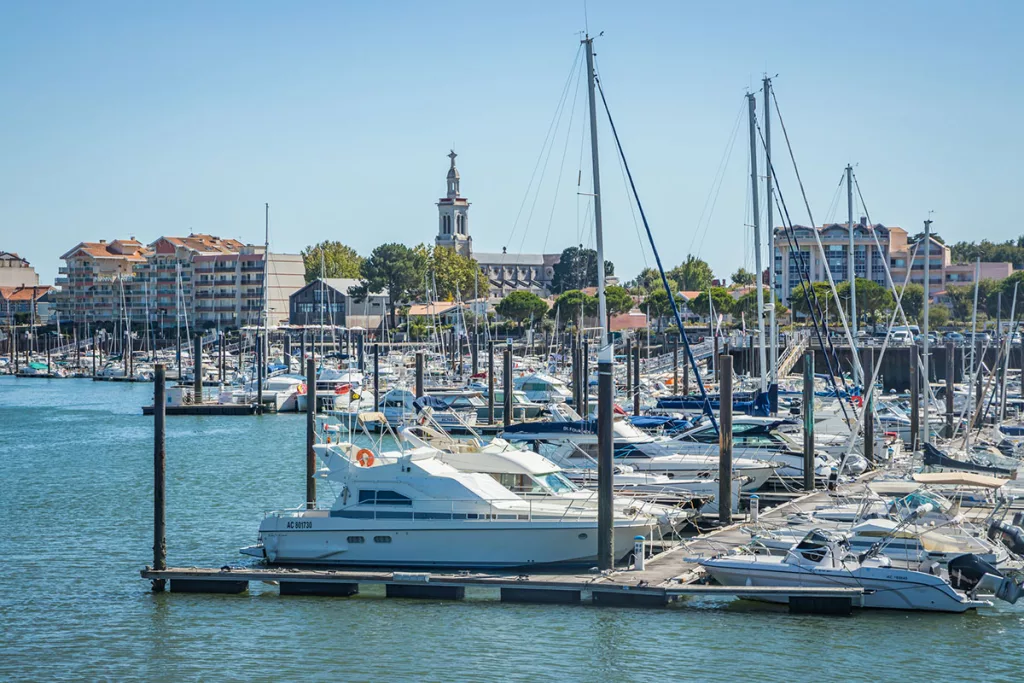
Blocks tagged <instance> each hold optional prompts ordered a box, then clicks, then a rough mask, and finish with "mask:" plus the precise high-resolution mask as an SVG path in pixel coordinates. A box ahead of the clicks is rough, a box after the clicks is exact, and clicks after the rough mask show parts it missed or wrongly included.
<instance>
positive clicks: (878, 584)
mask: <svg viewBox="0 0 1024 683" xmlns="http://www.w3.org/2000/svg"><path fill="white" fill-rule="evenodd" d="M700 565H701V566H702V567H704V569H705V570H707V572H708V574H710V575H711V577H712V578H714V580H715V581H717V582H718V583H720V584H722V585H725V586H738V587H743V586H772V587H806V588H842V587H846V588H861V589H863V590H864V593H863V595H862V596H860V598H859V600H860V601H861V602H860V603H859V604H860V606H862V607H870V608H878V609H909V610H925V611H932V612H966V611H967V610H971V609H976V608H978V607H987V606H991V605H992V603H991V602H989V601H987V600H978V599H975V598H972V597H970V596H968V595H967V594H965V593H962V592H960V591H957V590H955V589H954V588H953V587H952V586H951V585H950V584H949V583H948V582H947V581H946V580H945V579H943V578H942V577H941V576H938V575H936V574H933V573H925V572H919V571H914V570H910V569H897V568H895V567H893V566H892V561H891V560H890V559H889V558H888V557H886V556H884V555H879V556H874V557H872V556H870V554H869V553H865V554H864V555H861V556H859V557H858V556H857V555H854V554H853V553H852V552H851V550H850V545H849V542H848V541H847V540H846V539H845V538H843V537H842V536H840V535H837V534H835V533H832V532H828V531H825V530H822V529H815V530H813V531H811V532H810V533H808V534H807V535H806V536H805V537H804V538H803V540H801V541H800V542H799V543H797V544H796V545H794V546H793V547H792V548H790V549H789V551H788V552H787V553H786V554H785V555H784V556H782V557H779V556H772V555H754V554H741V555H727V556H723V557H715V558H710V559H704V560H700ZM737 594H738V595H739V596H740V597H749V598H753V599H756V600H766V601H769V602H782V603H788V602H789V597H788V596H784V595H783V596H765V595H750V594H747V595H743V593H742V588H739V589H738V591H737Z"/></svg>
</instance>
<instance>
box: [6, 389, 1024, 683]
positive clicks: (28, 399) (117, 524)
mask: <svg viewBox="0 0 1024 683" xmlns="http://www.w3.org/2000/svg"><path fill="white" fill-rule="evenodd" d="M152 391H153V385H152V384H117V383H113V384H112V383H105V382H91V381H89V380H37V379H17V378H13V377H0V680H51V679H85V680H96V679H113V680H132V679H146V680H148V681H172V680H173V681H181V680H196V679H203V680H335V681H401V680H414V681H450V680H474V681H513V680H528V681H533V680H563V681H572V680H586V681H602V680H607V681H633V680H635V681H641V680H642V681H656V680H685V679H701V680H737V679H743V678H749V679H756V680H764V679H783V678H785V679H787V680H807V681H811V680H820V679H821V678H822V677H823V676H827V675H828V674H826V673H824V672H829V674H831V677H836V678H841V679H843V680H912V679H924V678H927V679H930V680H972V681H973V680H979V679H984V680H990V681H999V680H1011V679H1016V678H1017V677H1018V672H1019V670H1020V661H1021V659H1020V658H1021V654H1020V653H1021V652H1022V651H1024V604H1020V605H1017V606H1015V607H1014V606H1009V605H1005V604H1000V605H997V606H996V607H993V608H988V609H984V610H981V611H980V612H978V613H977V614H966V615H950V614H924V613H920V614H919V613H871V612H860V613H856V614H855V615H854V616H852V617H826V616H804V615H790V614H789V613H788V612H787V610H786V609H785V608H779V607H773V606H768V605H760V604H755V603H750V602H741V601H733V600H731V599H726V598H701V599H689V600H684V601H682V602H680V603H677V604H674V605H672V606H670V607H668V608H664V609H640V608H607V607H604V608H597V607H593V606H590V605H574V606H548V605H515V604H502V603H500V602H498V601H497V600H496V599H495V598H496V594H495V595H493V596H486V599H483V598H480V597H477V596H474V597H472V598H470V599H467V600H465V601H462V602H441V601H429V600H428V601H411V600H399V599H386V598H385V597H384V594H383V589H375V588H372V587H371V588H364V590H363V592H362V593H361V594H360V595H358V596H357V597H352V598H319V597H281V596H279V595H278V591H277V589H276V587H272V586H261V585H257V584H253V585H252V588H251V590H250V592H248V593H246V594H243V595H238V596H224V595H187V594H171V593H169V592H166V593H160V594H153V593H151V592H150V590H149V584H148V582H146V581H143V580H142V579H141V578H140V577H139V570H140V569H142V568H143V566H145V565H146V564H148V563H150V562H151V561H152V514H153V503H152V482H153V472H152V468H153V447H152V418H146V417H143V416H142V414H141V406H142V405H144V404H148V403H150V402H151V401H152ZM304 446H305V419H304V417H303V416H300V415H266V416H260V417H208V416H195V417H169V418H168V419H167V544H168V564H170V565H172V566H192V565H195V566H204V567H220V566H223V565H225V564H233V565H239V564H243V563H244V561H245V558H243V556H241V555H239V553H238V549H239V548H240V547H242V546H245V545H249V544H251V543H253V542H254V541H255V538H256V528H257V526H258V524H259V522H260V520H261V519H262V515H263V512H264V511H265V510H269V509H273V508H278V507H291V506H296V505H298V504H300V502H301V501H302V499H303V496H304V492H305V485H304V481H303V477H304V472H305V454H304ZM324 500H325V501H327V500H328V496H327V495H325V496H324Z"/></svg>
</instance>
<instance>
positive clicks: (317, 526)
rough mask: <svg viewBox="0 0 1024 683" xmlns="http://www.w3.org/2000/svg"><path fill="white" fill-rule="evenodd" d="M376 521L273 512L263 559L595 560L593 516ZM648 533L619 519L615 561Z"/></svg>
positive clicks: (385, 562)
mask: <svg viewBox="0 0 1024 683" xmlns="http://www.w3.org/2000/svg"><path fill="white" fill-rule="evenodd" d="M379 521H383V520H378V522H379ZM378 522H372V523H370V524H367V520H365V519H351V518H343V517H329V516H299V517H280V518H275V517H268V518H267V519H266V520H264V522H263V524H262V525H261V526H260V539H261V541H262V548H263V557H264V559H266V560H267V561H268V562H271V563H278V564H336V565H348V566H387V567H450V568H470V567H495V568H497V567H522V566H532V565H551V564H579V565H588V564H593V563H594V562H596V560H597V554H596V553H597V526H596V524H595V523H593V522H585V521H584V522H562V521H557V520H556V521H552V522H550V523H549V522H538V521H532V522H531V521H521V522H519V521H509V522H507V523H504V522H494V521H484V522H479V523H477V522H472V521H465V522H464V521H454V522H447V523H445V522H441V523H430V524H423V522H422V521H420V520H413V521H409V522H404V521H398V520H389V521H387V522H384V523H383V524H381V523H378ZM289 524H291V525H292V527H295V526H300V527H304V528H298V529H297V528H289V527H288V525H289ZM307 525H308V527H307ZM650 531H651V526H650V524H649V523H647V522H641V521H639V520H638V521H637V522H636V523H628V522H619V523H616V525H615V531H614V543H615V557H616V559H621V558H623V557H625V556H626V555H628V554H629V553H630V552H631V551H632V550H633V542H634V537H635V536H637V535H643V536H649V534H650ZM247 554H252V553H247Z"/></svg>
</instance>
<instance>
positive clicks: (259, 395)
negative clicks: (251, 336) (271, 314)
mask: <svg viewBox="0 0 1024 683" xmlns="http://www.w3.org/2000/svg"><path fill="white" fill-rule="evenodd" d="M265 366H266V365H265V363H264V361H263V342H262V341H260V339H259V337H258V336H257V338H256V414H257V415H262V414H263V368H264V367H265Z"/></svg>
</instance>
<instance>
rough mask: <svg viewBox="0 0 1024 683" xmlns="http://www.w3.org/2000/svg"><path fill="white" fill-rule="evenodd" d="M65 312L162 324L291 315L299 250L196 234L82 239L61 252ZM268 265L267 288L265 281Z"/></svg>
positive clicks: (275, 319)
mask: <svg viewBox="0 0 1024 683" xmlns="http://www.w3.org/2000/svg"><path fill="white" fill-rule="evenodd" d="M62 258H63V259H64V260H65V261H66V262H67V265H66V266H64V267H62V268H61V269H60V272H61V275H62V276H65V277H61V278H59V279H58V284H59V285H61V287H62V290H63V291H62V292H61V296H60V297H59V306H60V310H61V314H62V315H63V316H64V317H65V319H69V320H73V321H74V322H75V323H78V324H85V323H104V322H112V321H116V320H128V321H130V322H132V323H135V324H142V323H145V322H146V321H147V320H148V321H149V322H150V324H151V325H153V326H154V327H155V328H157V329H167V328H171V327H174V326H175V325H176V324H178V321H179V320H180V321H181V323H182V324H185V323H186V322H187V324H188V325H189V326H190V327H194V328H204V329H205V328H221V329H224V328H237V327H243V326H245V325H255V324H258V323H260V320H261V318H260V312H261V311H262V310H263V308H264V297H266V298H267V308H268V313H269V315H268V324H270V325H278V324H282V323H284V322H286V321H287V318H288V296H289V295H290V294H291V293H292V292H293V291H295V290H296V289H299V288H300V287H302V286H303V285H304V284H305V269H304V267H303V264H302V257H301V256H299V255H298V254H270V257H269V259H267V260H266V263H264V260H265V249H264V247H262V246H253V245H246V244H243V243H242V242H239V241H238V240H234V239H222V238H220V237H215V236H213V235H205V234H190V235H188V236H187V237H168V236H164V237H160V238H158V239H157V240H156V241H154V242H153V243H151V244H149V245H146V246H144V245H142V244H141V243H140V242H138V241H136V240H135V239H134V237H133V238H131V239H130V240H114V241H113V242H110V243H107V242H106V241H105V240H101V241H100V242H83V243H81V244H79V245H78V246H76V247H75V248H74V249H72V250H71V251H69V252H67V253H66V254H64V256H62ZM264 272H266V273H267V279H268V282H269V287H267V288H266V289H265V288H264Z"/></svg>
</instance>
